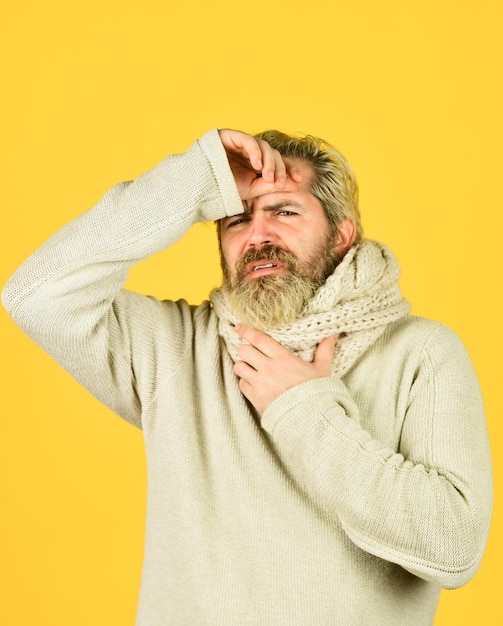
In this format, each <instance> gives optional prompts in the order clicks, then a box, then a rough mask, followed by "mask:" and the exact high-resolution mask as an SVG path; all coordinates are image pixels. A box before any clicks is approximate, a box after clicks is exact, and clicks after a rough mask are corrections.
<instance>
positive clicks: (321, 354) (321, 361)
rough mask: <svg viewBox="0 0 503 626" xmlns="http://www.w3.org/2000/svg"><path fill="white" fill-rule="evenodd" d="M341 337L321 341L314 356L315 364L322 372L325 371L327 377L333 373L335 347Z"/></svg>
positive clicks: (336, 336) (334, 336) (331, 337)
mask: <svg viewBox="0 0 503 626" xmlns="http://www.w3.org/2000/svg"><path fill="white" fill-rule="evenodd" d="M338 337H339V335H331V336H330V337H326V338H325V339H323V341H320V343H319V344H318V347H317V348H316V353H315V355H314V361H313V362H314V364H315V365H316V366H317V367H319V368H320V369H321V370H325V371H326V372H327V375H329V374H330V372H331V365H332V361H333V358H334V351H335V346H336V344H337V339H338Z"/></svg>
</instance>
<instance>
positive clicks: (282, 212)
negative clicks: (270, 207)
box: [278, 209, 297, 217]
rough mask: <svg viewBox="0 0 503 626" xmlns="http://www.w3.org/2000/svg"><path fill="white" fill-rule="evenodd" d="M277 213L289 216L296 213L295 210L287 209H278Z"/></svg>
mask: <svg viewBox="0 0 503 626" xmlns="http://www.w3.org/2000/svg"><path fill="white" fill-rule="evenodd" d="M278 215H284V216H286V217H289V216H291V215H297V213H295V211H289V210H287V209H282V210H281V211H278Z"/></svg>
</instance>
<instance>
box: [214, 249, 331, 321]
mask: <svg viewBox="0 0 503 626" xmlns="http://www.w3.org/2000/svg"><path fill="white" fill-rule="evenodd" d="M264 258H269V259H276V260H277V261H280V262H281V263H283V264H284V265H285V266H286V267H287V273H286V274H284V273H282V274H279V275H277V276H276V275H274V274H271V275H267V276H260V277H258V278H254V279H248V280H247V279H246V267H247V265H248V264H249V263H251V262H253V261H259V260H261V259H264ZM340 261H341V258H340V257H339V255H338V254H336V253H335V252H334V243H333V239H331V240H330V242H328V241H327V245H326V246H325V248H324V249H323V250H321V251H318V254H317V255H316V258H312V259H309V260H308V261H306V262H304V263H301V262H300V261H299V259H298V258H297V257H296V256H295V255H293V254H292V253H290V252H286V251H285V250H283V249H281V248H277V247H276V246H264V247H263V248H260V249H257V250H255V249H250V250H248V251H247V252H245V254H243V256H242V257H241V258H240V259H239V260H238V262H237V263H236V266H235V268H234V270H233V272H232V273H230V272H229V271H228V269H227V268H226V267H225V266H223V270H224V279H225V280H224V284H223V286H222V290H223V291H224V293H225V295H226V296H227V300H228V302H229V306H230V307H231V309H232V311H233V312H234V314H235V315H236V317H237V318H238V319H239V320H240V321H242V322H243V323H245V324H247V325H249V326H253V327H254V328H257V329H259V330H269V329H271V328H275V327H278V326H281V325H282V324H289V323H291V322H293V321H295V320H296V319H298V318H299V317H300V315H301V313H302V311H303V310H304V308H305V307H306V305H307V304H308V302H309V301H310V300H311V298H312V297H313V296H314V294H315V293H316V292H317V290H318V289H319V288H320V287H321V286H322V285H323V284H324V283H325V281H326V279H327V278H328V276H330V275H331V274H332V273H333V272H334V270H335V268H336V267H337V265H338V264H339V263H340Z"/></svg>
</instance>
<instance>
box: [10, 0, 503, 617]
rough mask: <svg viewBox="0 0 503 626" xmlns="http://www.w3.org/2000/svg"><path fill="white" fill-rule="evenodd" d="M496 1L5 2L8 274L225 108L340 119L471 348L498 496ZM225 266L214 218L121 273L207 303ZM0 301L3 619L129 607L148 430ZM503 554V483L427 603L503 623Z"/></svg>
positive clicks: (439, 305) (430, 302)
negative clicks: (455, 585) (89, 385)
mask: <svg viewBox="0 0 503 626" xmlns="http://www.w3.org/2000/svg"><path fill="white" fill-rule="evenodd" d="M501 6H502V3H501V2H500V1H499V0H492V1H491V0H421V1H419V0H414V1H408V2H405V1H404V0H380V1H379V2H377V1H376V2H373V1H371V0H352V1H350V2H347V1H345V2H342V1H340V0H329V1H320V0H310V1H308V2H306V0H293V1H291V2H281V3H280V2H274V1H273V0H255V1H254V2H251V3H242V2H238V1H236V0H216V1H215V2H199V3H191V2H180V3H176V4H175V3H173V2H170V1H169V0H142V1H141V2H140V1H139V0H136V1H135V2H132V1H130V0H120V1H119V0H99V1H98V0H87V1H86V2H83V1H82V0H77V1H74V2H68V1H67V0H45V1H44V2H38V1H35V0H26V1H20V2H9V3H6V2H4V3H3V7H2V18H1V24H0V58H1V59H2V66H3V67H2V74H1V78H0V80H1V88H2V97H1V99H0V109H1V120H2V133H1V146H2V156H1V159H2V162H1V167H0V172H1V173H0V176H1V178H2V181H1V187H0V188H1V197H2V221H3V224H2V227H1V236H2V242H1V254H2V263H1V276H0V281H1V282H2V284H3V283H4V282H5V280H6V279H7V277H8V275H9V274H10V273H11V272H12V271H13V270H14V268H15V267H16V266H17V265H18V264H19V263H20V262H21V261H22V260H23V259H24V258H25V257H26V256H27V255H28V254H29V253H30V252H31V251H32V250H33V249H34V248H36V247H37V246H38V245H39V244H40V243H41V242H42V241H43V240H44V239H46V238H47V237H48V236H49V235H50V234H51V233H52V232H53V231H55V230H56V229H57V228H58V227H59V226H60V225H62V224H64V223H65V222H67V221H69V220H70V219H71V218H73V217H74V216H76V215H77V214H79V213H80V212H82V211H83V210H85V209H87V208H89V207H90V206H92V205H93V204H94V203H95V202H96V201H97V200H98V199H99V198H100V197H101V195H103V193H104V192H105V191H106V190H107V189H108V188H109V187H111V186H112V185H113V184H115V183H116V182H118V181H120V180H125V179H129V178H133V177H135V176H137V175H139V174H140V173H141V172H142V171H144V170H146V169H148V168H150V167H152V166H153V165H154V164H155V163H156V162H158V161H159V160H160V159H161V158H163V157H164V156H165V155H166V154H170V153H173V152H179V151H183V150H185V149H186V148H187V147H188V146H189V145H190V143H191V142H192V141H193V140H194V139H195V138H197V137H198V136H200V135H201V134H202V133H203V132H204V131H206V130H207V129H209V128H211V127H214V126H217V127H225V126H227V127H231V128H239V129H243V130H247V131H251V132H256V131H259V130H262V129H264V128H270V127H278V128H280V129H283V130H286V131H291V132H295V131H302V132H311V133H313V134H318V135H321V136H323V137H326V138H327V139H329V140H331V141H332V142H333V143H335V144H336V145H337V146H338V147H339V148H340V149H341V150H342V152H344V153H345V154H346V156H347V157H348V158H349V159H350V161H351V162H352V164H353V166H354V168H355V170H356V173H357V176H358V179H359V182H360V187H361V199H362V202H361V204H362V211H363V216H364V224H365V226H366V234H367V235H368V236H369V237H372V238H376V239H380V240H382V241H384V242H385V243H387V244H388V245H389V246H390V247H391V248H392V249H393V250H394V251H395V252H396V254H397V256H398V257H399V259H400V261H401V264H402V267H403V274H402V281H401V284H402V287H403V290H404V292H405V294H406V296H407V297H408V298H409V299H410V300H411V301H412V303H413V310H414V312H415V313H417V314H420V315H424V316H427V317H432V318H435V319H438V320H441V321H443V322H445V323H446V324H448V325H449V326H451V327H453V328H454V329H455V330H456V331H457V332H458V334H459V335H460V336H461V337H462V338H463V340H464V341H465V343H466V345H467V347H468V349H469V351H470V353H471V355H472V357H473V361H474V363H475V367H476V369H477V372H478V375H479V377H480V381H481V385H482V389H483V393H484V397H485V401H486V406H487V414H488V424H489V430H490V436H491V441H492V449H493V452H494V469H495V479H496V496H497V498H498V493H501V482H502V473H503V467H502V463H501V456H500V455H499V454H498V453H499V449H500V447H501V445H502V438H503V428H502V425H501V422H500V419H501V400H500V394H501V392H502V390H503V382H502V370H501V366H500V363H501V353H502V348H503V345H502V341H501V328H500V320H501V318H502V305H501V296H500V291H501V286H502V281H501V270H502V263H501V252H502V249H503V241H502V237H501V231H502V217H501V212H502V208H503V206H502V205H503V203H502V190H501V187H502V176H501V167H502V159H501V146H502V139H503V133H502V111H503V102H502V75H501V74H502V71H501V65H502V48H501V44H500V42H501V38H502V37H501V32H502V26H503V19H502V18H503V15H502V9H501ZM219 279H220V274H219V266H218V258H217V253H216V247H215V241H214V232H213V229H212V227H211V226H205V225H201V226H197V227H195V228H194V229H193V231H192V232H191V233H190V234H189V235H188V236H187V237H186V238H185V239H184V240H183V241H182V242H181V243H180V244H178V245H177V246H175V248H173V249H171V250H169V251H167V252H165V253H163V254H161V255H158V256H157V257H155V258H153V259H151V260H149V261H147V262H145V263H143V264H142V265H141V266H138V267H137V268H135V270H134V272H133V273H132V276H131V279H130V283H129V286H130V287H132V288H134V289H137V290H139V291H142V292H147V293H151V294H155V295H158V296H160V297H171V298H178V297H181V296H184V297H186V298H187V299H188V300H189V301H191V302H198V301H200V300H201V299H203V298H205V297H206V296H207V294H208V292H209V290H210V288H212V287H213V286H215V285H216V284H218V282H219ZM0 318H1V325H2V333H3V334H2V355H3V358H2V375H1V384H2V390H1V399H2V421H1V433H2V436H1V446H2V449H1V451H0V472H1V476H2V486H1V496H0V498H1V500H0V506H1V512H0V526H1V528H0V542H1V545H0V554H1V557H0V577H1V580H0V590H1V591H0V593H1V599H0V623H1V624H5V625H6V626H7V625H8V626H13V625H27V624H30V625H31V624H37V625H40V624H47V625H49V624H50V625H51V626H69V625H71V626H80V625H82V626H84V625H85V626H89V625H90V624H93V626H99V625H103V626H105V625H106V626H115V625H117V626H119V625H120V626H127V625H131V626H132V625H133V623H134V615H135V608H136V600H137V593H138V585H139V580H140V568H141V561H142V548H143V527H144V505H145V480H146V476H145V468H144V454H143V448H142V440H141V434H140V433H139V432H138V431H136V430H135V429H134V428H132V427H130V426H129V425H127V424H125V423H123V422H122V421H121V420H119V419H118V418H116V417H115V416H113V415H112V414H111V413H110V412H109V411H108V410H106V409H105V408H103V407H102V406H101V405H100V404H98V402H97V401H95V400H94V399H93V398H91V397H90V396H88V395H87V393H86V392H84V391H83V390H82V389H80V388H79V387H78V386H77V385H76V384H75V383H74V382H73V381H72V380H71V379H70V378H69V377H68V376H67V375H66V374H65V373H64V372H62V371H61V370H60V369H59V367H58V366H57V365H55V364H54V363H53V362H52V361H51V360H50V359H49V358H48V357H47V356H46V355H44V354H43V353H42V351H41V350H40V349H39V348H37V347H36V346H35V345H33V344H32V343H31V341H30V340H29V339H28V338H27V337H25V336H24V335H23V334H22V333H21V332H20V331H19V330H18V329H17V328H16V327H15V326H14V325H13V324H12V322H11V321H10V319H9V318H8V316H7V315H6V314H5V312H4V311H3V310H2V312H1V314H0ZM502 559H503V520H502V507H501V504H500V502H499V499H497V500H496V508H495V514H494V518H493V526H492V532H491V537H490V541H489V544H488V548H487V553H486V556H485V559H484V562H483V565H482V567H481V569H480V571H479V573H478V574H477V576H476V577H475V579H474V580H473V581H472V582H470V583H469V584H468V585H467V586H466V587H464V588H463V589H461V590H456V591H450V592H444V593H443V594H442V599H441V604H440V608H439V611H438V616H437V620H436V626H447V625H456V626H462V625H472V624H474V623H479V624H497V623H500V622H499V619H500V618H501V611H500V610H499V608H496V607H499V604H500V601H501V590H502V575H501V560H502ZM236 626H239V625H236ZM278 626H281V625H278Z"/></svg>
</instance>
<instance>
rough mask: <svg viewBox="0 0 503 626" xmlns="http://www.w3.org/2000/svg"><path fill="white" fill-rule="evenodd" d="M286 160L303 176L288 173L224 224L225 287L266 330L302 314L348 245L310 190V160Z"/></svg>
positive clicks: (239, 308)
mask: <svg viewBox="0 0 503 626" xmlns="http://www.w3.org/2000/svg"><path fill="white" fill-rule="evenodd" d="M285 162H287V165H288V166H290V167H295V168H297V169H298V170H300V173H301V174H302V182H294V181H293V180H292V179H290V178H288V179H287V184H286V188H285V189H284V190H282V191H275V192H273V193H269V194H267V195H263V196H259V197H257V198H252V199H250V200H247V201H246V202H245V203H244V205H245V212H244V213H242V214H239V215H235V216H233V217H228V218H224V219H223V220H222V221H221V225H220V244H221V254H222V268H223V273H224V290H225V292H226V293H227V296H228V298H229V301H230V304H231V306H232V308H233V310H234V312H235V313H236V315H238V317H239V319H241V320H242V321H244V322H246V323H248V324H251V325H252V326H255V327H257V328H260V329H262V330H266V329H267V328H271V327H273V326H278V325H280V324H284V323H288V322H292V321H293V320H294V319H296V318H297V317H298V316H299V314H300V312H301V311H302V309H303V308H304V306H305V305H306V304H307V302H308V301H309V300H310V299H311V298H312V296H313V295H314V293H315V292H316V290H317V289H318V288H319V287H320V286H321V285H322V284H323V283H324V282H325V280H326V278H327V276H329V275H330V274H331V273H332V272H333V270H334V269H335V267H336V265H337V264H338V263H339V261H340V259H341V258H342V256H343V255H344V253H345V251H346V250H344V251H342V250H341V249H340V246H338V245H337V231H336V230H335V229H334V228H333V227H332V226H331V224H330V223H329V221H328V219H327V217H326V214H325V211H324V210H323V207H322V205H321V203H320V201H319V200H318V199H317V198H316V197H315V196H313V194H312V193H311V192H310V181H311V177H312V171H311V167H310V165H309V164H307V163H305V162H304V161H301V160H294V159H287V158H285Z"/></svg>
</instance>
